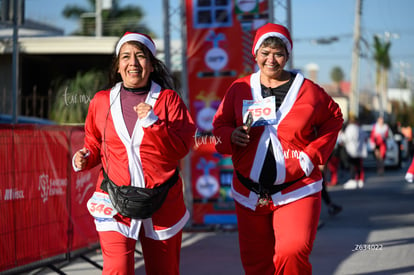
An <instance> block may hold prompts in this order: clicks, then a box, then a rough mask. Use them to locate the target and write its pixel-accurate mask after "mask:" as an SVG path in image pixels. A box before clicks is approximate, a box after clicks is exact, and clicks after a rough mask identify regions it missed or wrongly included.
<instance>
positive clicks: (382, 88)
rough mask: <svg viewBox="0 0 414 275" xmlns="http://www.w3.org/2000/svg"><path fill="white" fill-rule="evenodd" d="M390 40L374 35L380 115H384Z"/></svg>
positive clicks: (389, 61) (389, 64) (389, 62)
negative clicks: (383, 39)
mask: <svg viewBox="0 0 414 275" xmlns="http://www.w3.org/2000/svg"><path fill="white" fill-rule="evenodd" d="M390 47H391V42H390V41H389V40H386V41H384V42H382V41H381V39H380V37H378V36H377V35H374V60H375V64H376V83H375V84H376V92H377V96H378V98H379V103H380V104H379V105H380V106H379V107H380V110H379V111H380V115H384V108H385V104H386V94H387V87H388V72H389V70H390V68H391V58H390V55H389V50H390Z"/></svg>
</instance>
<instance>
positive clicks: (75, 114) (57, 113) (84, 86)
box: [49, 71, 107, 124]
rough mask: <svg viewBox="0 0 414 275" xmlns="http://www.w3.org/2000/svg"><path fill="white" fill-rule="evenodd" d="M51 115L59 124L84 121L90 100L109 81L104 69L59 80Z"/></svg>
mask: <svg viewBox="0 0 414 275" xmlns="http://www.w3.org/2000/svg"><path fill="white" fill-rule="evenodd" d="M58 82H59V83H56V85H55V86H56V87H57V93H56V97H55V99H54V102H53V104H52V108H51V112H50V115H49V117H50V118H51V119H52V120H54V121H56V122H57V123H59V124H68V123H75V124H77V123H84V122H85V118H86V115H87V113H88V108H89V102H90V101H91V99H92V98H93V96H94V95H95V93H96V92H97V91H99V90H101V89H102V88H103V87H104V85H105V84H106V82H107V74H106V73H104V72H102V71H88V72H85V73H82V72H79V73H78V74H77V75H76V77H75V78H73V79H68V80H63V81H58Z"/></svg>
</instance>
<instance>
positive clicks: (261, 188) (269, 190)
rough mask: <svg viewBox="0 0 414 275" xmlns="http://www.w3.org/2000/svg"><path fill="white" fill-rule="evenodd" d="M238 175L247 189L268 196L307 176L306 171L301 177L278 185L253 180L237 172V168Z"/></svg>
mask: <svg viewBox="0 0 414 275" xmlns="http://www.w3.org/2000/svg"><path fill="white" fill-rule="evenodd" d="M236 175H237V178H238V179H239V181H240V182H241V183H242V184H243V185H244V186H245V187H246V188H247V189H249V190H250V191H253V192H255V193H256V194H258V195H260V197H268V196H270V195H273V194H276V193H277V192H280V191H282V190H283V189H285V188H288V187H289V186H291V185H292V184H294V183H296V182H298V181H300V180H301V179H303V178H304V177H305V173H303V176H301V177H300V178H298V179H296V180H293V181H289V182H285V183H282V184H278V185H273V184H271V185H270V184H263V183H259V182H255V181H252V180H251V179H249V178H246V177H244V176H242V175H241V174H240V173H239V172H237V170H236ZM265 186H266V187H265Z"/></svg>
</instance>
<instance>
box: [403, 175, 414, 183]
mask: <svg viewBox="0 0 414 275" xmlns="http://www.w3.org/2000/svg"><path fill="white" fill-rule="evenodd" d="M405 180H406V181H408V182H413V180H414V175H413V174H411V173H407V174H405Z"/></svg>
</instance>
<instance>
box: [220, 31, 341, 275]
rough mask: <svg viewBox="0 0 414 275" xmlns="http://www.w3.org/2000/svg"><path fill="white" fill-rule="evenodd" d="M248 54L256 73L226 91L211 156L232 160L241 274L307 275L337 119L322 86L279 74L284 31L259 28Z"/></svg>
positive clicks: (288, 42) (286, 40)
mask: <svg viewBox="0 0 414 275" xmlns="http://www.w3.org/2000/svg"><path fill="white" fill-rule="evenodd" d="M252 54H253V56H254V57H255V58H256V62H257V66H258V68H259V70H258V71H257V72H256V73H253V74H251V75H248V76H245V77H243V78H240V79H238V80H236V81H235V82H234V83H233V84H232V85H231V86H230V88H229V89H228V91H227V93H226V95H225V96H224V98H223V100H222V102H221V104H220V106H219V108H218V110H217V113H216V115H215V117H214V120H213V126H214V130H213V133H214V135H215V136H217V137H219V138H220V140H221V143H217V145H216V149H217V151H218V152H220V153H222V154H229V155H232V160H233V165H234V176H233V185H232V196H233V198H234V200H235V201H236V213H237V221H238V232H239V243H240V254H241V260H242V264H243V268H244V270H245V272H246V274H250V275H256V274H289V275H293V274H301V275H303V274H311V273H312V266H311V264H310V262H309V255H310V253H311V251H312V246H313V241H314V239H315V235H316V230H317V226H318V221H319V214H320V210H321V189H322V180H323V179H322V174H321V171H320V169H318V166H319V165H323V164H325V163H326V161H327V160H328V158H329V156H330V154H331V153H332V150H333V148H334V146H335V142H336V140H337V136H338V132H339V130H340V129H341V127H342V123H343V118H342V113H341V110H340V108H339V106H338V105H337V104H336V103H335V102H334V101H333V100H332V98H331V97H330V96H329V95H328V94H327V93H326V92H325V91H324V90H323V89H322V88H321V87H319V86H318V85H316V84H314V83H313V82H311V81H310V80H308V79H305V78H304V76H303V75H302V74H301V73H299V72H293V71H287V70H285V69H284V67H285V65H286V63H287V61H288V59H289V58H290V57H291V54H292V39H291V37H290V34H289V31H288V30H287V29H286V28H285V27H284V26H281V25H277V24H271V23H268V24H266V25H264V26H262V27H261V28H259V29H258V30H257V32H256V36H255V39H254V42H253V48H252ZM249 113H250V115H249ZM250 122H251V124H250ZM250 127H251V128H250ZM315 168H316V169H315Z"/></svg>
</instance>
